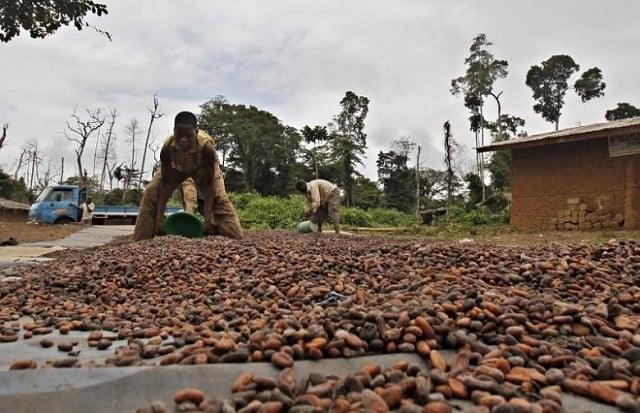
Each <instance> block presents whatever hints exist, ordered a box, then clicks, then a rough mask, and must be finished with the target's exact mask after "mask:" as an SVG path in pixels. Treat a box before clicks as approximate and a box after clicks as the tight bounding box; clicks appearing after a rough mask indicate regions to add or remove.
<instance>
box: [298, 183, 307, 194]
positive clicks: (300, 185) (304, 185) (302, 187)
mask: <svg viewBox="0 0 640 413" xmlns="http://www.w3.org/2000/svg"><path fill="white" fill-rule="evenodd" d="M296 189H297V190H298V191H300V192H307V183H306V182H305V181H297V182H296Z"/></svg>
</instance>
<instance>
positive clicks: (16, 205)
mask: <svg viewBox="0 0 640 413" xmlns="http://www.w3.org/2000/svg"><path fill="white" fill-rule="evenodd" d="M30 208H31V206H30V205H27V204H21V203H20V202H15V201H10V200H8V199H5V198H0V209H23V210H27V211H28V210H29V209H30Z"/></svg>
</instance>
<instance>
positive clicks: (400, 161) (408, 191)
mask: <svg viewBox="0 0 640 413" xmlns="http://www.w3.org/2000/svg"><path fill="white" fill-rule="evenodd" d="M414 147H415V144H414V143H412V142H410V141H409V140H408V139H407V138H401V139H398V140H396V141H394V144H393V149H392V150H391V151H388V152H382V151H381V152H380V153H378V160H377V161H376V166H377V167H378V182H380V184H381V185H382V192H383V194H384V204H385V206H387V207H389V208H395V209H397V210H399V211H403V212H407V213H409V212H411V210H412V208H413V205H414V204H415V190H414V183H415V171H414V170H413V169H412V168H409V164H408V162H409V154H410V152H411V151H412V150H413V148H414Z"/></svg>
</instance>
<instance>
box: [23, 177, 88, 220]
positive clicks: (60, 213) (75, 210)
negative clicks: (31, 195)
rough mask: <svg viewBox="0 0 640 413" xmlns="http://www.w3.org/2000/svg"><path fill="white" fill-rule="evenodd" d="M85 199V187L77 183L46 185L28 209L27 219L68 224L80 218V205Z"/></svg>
mask: <svg viewBox="0 0 640 413" xmlns="http://www.w3.org/2000/svg"><path fill="white" fill-rule="evenodd" d="M86 199H87V190H86V188H81V187H79V186H77V185H53V186H48V187H46V188H45V189H44V190H42V192H41V193H40V195H39V196H38V198H37V199H36V202H34V203H33V204H32V205H31V209H30V210H29V221H30V222H34V223H46V224H68V223H71V222H79V221H80V220H81V219H82V208H80V205H82V203H83V202H84V201H85V200H86Z"/></svg>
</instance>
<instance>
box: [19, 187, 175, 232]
mask: <svg viewBox="0 0 640 413" xmlns="http://www.w3.org/2000/svg"><path fill="white" fill-rule="evenodd" d="M88 196H89V192H88V191H87V189H86V188H84V187H80V186H78V185H51V186H48V187H46V188H45V189H43V190H42V192H41V193H40V195H39V196H38V198H37V199H36V202H34V203H33V204H32V205H31V209H30V210H29V222H34V223H45V224H70V223H72V222H80V220H81V219H82V208H81V207H80V206H81V205H82V203H83V202H84V201H85V200H86V199H87V197H88ZM178 211H182V208H176V207H173V208H167V209H166V211H165V214H172V213H174V212H178ZM137 217H138V207H137V206H121V205H96V206H95V208H94V209H93V217H92V223H93V224H112V225H128V224H135V222H136V218H137Z"/></svg>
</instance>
